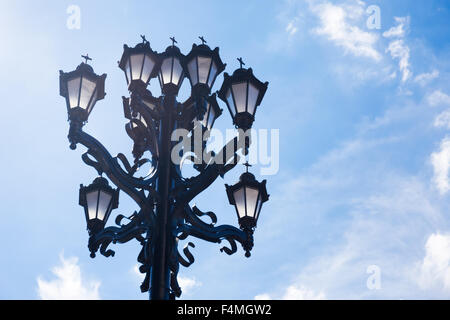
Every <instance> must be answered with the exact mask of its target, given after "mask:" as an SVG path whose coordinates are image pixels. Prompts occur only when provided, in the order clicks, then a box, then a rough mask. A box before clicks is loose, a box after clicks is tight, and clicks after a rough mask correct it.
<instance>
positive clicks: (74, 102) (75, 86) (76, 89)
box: [67, 77, 81, 108]
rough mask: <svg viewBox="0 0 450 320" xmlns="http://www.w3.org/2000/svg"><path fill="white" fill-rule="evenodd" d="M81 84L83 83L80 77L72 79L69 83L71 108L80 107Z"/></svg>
mask: <svg viewBox="0 0 450 320" xmlns="http://www.w3.org/2000/svg"><path fill="white" fill-rule="evenodd" d="M80 82H81V78H80V77H78V78H75V79H71V80H69V81H68V82H67V89H68V93H69V105H70V108H75V107H78V97H79V94H80Z"/></svg>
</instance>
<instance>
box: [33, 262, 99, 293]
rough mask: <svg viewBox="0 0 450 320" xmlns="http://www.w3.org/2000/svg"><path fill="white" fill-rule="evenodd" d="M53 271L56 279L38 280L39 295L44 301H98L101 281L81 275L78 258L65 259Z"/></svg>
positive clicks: (40, 278)
mask: <svg viewBox="0 0 450 320" xmlns="http://www.w3.org/2000/svg"><path fill="white" fill-rule="evenodd" d="M59 258H60V265H58V266H55V267H53V268H52V269H51V271H52V273H53V275H54V277H55V278H54V279H53V280H44V279H43V278H42V277H38V278H37V283H38V295H39V297H40V298H41V299H43V300H98V299H100V295H99V292H98V290H99V287H100V281H97V280H86V279H84V278H83V276H82V274H81V268H80V266H79V265H78V258H76V257H71V258H67V259H66V258H64V255H63V254H61V255H60V257H59Z"/></svg>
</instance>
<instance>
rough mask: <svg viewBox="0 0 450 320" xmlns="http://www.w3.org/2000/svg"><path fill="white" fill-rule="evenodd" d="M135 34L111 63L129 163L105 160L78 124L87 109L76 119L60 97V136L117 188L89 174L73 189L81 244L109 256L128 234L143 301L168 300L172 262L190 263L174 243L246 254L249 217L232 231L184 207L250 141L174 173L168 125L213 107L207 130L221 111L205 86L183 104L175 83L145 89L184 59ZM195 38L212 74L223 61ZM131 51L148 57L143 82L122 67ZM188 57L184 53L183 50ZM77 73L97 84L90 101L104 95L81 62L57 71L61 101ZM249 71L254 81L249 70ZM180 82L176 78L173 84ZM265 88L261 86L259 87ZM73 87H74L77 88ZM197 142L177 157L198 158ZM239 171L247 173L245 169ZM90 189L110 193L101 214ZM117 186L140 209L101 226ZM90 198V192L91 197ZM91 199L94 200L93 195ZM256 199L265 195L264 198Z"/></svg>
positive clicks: (173, 288) (241, 139)
mask: <svg viewBox="0 0 450 320" xmlns="http://www.w3.org/2000/svg"><path fill="white" fill-rule="evenodd" d="M141 37H142V40H143V41H142V43H141V44H138V45H137V46H136V47H135V48H129V47H128V46H126V45H125V46H124V54H123V56H122V60H121V62H120V63H119V66H120V68H121V69H123V70H124V71H125V72H126V74H127V73H128V75H127V82H128V83H129V84H130V85H129V87H128V89H129V91H130V97H129V98H126V97H123V107H124V114H125V117H126V118H127V119H128V120H129V121H130V123H129V124H127V126H126V130H127V133H128V134H129V136H130V137H131V138H132V139H133V142H134V146H133V156H134V163H133V164H131V163H130V162H129V161H128V160H127V158H126V157H125V155H123V154H118V155H117V156H116V157H113V156H112V155H111V154H110V153H109V151H108V150H107V149H106V148H105V147H104V146H103V145H102V144H101V143H100V142H99V141H98V140H96V139H95V138H94V137H93V136H91V135H90V134H88V133H86V132H85V131H83V126H84V123H85V122H86V121H87V118H88V116H89V113H90V110H89V112H86V113H84V114H83V116H82V117H76V116H71V109H70V105H69V102H67V103H68V111H69V121H70V130H69V135H68V138H69V141H70V143H71V148H72V149H75V148H76V146H77V145H78V144H81V145H83V146H85V147H86V148H87V151H86V152H85V153H84V154H83V155H82V160H83V161H84V162H85V163H86V164H87V165H88V166H91V167H93V168H94V169H95V170H96V171H97V173H98V174H99V175H105V176H106V177H107V178H108V179H109V180H110V181H111V182H112V183H113V184H114V185H116V186H117V189H112V188H111V187H109V186H108V183H107V180H106V179H105V178H103V177H101V178H97V179H96V180H95V181H94V183H93V184H92V185H90V186H88V187H83V186H81V189H80V205H82V206H83V207H84V208H85V212H86V219H87V222H88V227H89V243H88V248H89V251H90V253H91V257H95V254H96V252H97V251H100V253H101V254H102V255H104V256H106V257H109V256H114V251H113V250H111V249H109V246H110V244H111V243H113V244H115V243H125V242H128V241H130V240H133V239H136V240H137V241H138V242H139V243H140V244H141V245H142V249H141V252H140V253H139V255H138V258H137V260H138V262H139V263H140V264H141V265H140V267H139V270H140V272H142V273H144V274H145V279H144V281H143V283H142V285H141V291H142V292H147V291H149V292H150V298H151V299H175V297H180V295H181V288H180V286H179V284H178V282H177V274H178V272H179V266H180V264H181V265H182V266H184V267H188V266H190V265H191V264H192V263H193V262H194V256H193V255H192V253H191V251H190V248H194V247H195V245H194V244H193V243H192V242H188V244H187V245H186V247H185V248H184V249H183V250H182V252H183V254H184V256H183V255H182V254H181V253H180V251H179V249H178V242H179V241H180V240H185V239H187V238H188V237H194V238H199V239H202V240H205V241H209V242H212V243H221V242H222V241H225V242H227V243H228V246H226V245H225V246H223V247H222V248H221V249H220V251H221V252H225V253H226V254H228V255H231V254H234V253H235V252H236V251H237V244H236V243H237V242H238V243H240V244H241V245H242V247H243V249H244V251H245V252H246V256H247V257H248V256H250V251H251V249H252V247H253V231H254V228H255V227H256V222H255V223H254V224H253V225H248V224H247V225H242V223H241V222H242V221H240V228H236V227H234V226H231V225H221V226H216V223H217V216H216V215H215V214H214V213H213V212H202V211H201V210H200V209H199V208H197V207H196V206H194V207H191V206H190V205H189V203H190V202H191V201H192V200H193V199H194V198H195V197H196V196H197V195H198V194H200V193H201V192H203V191H204V190H205V189H207V188H208V187H209V186H210V185H211V184H212V183H213V182H214V181H215V180H216V179H217V178H218V177H219V176H221V177H222V178H223V176H224V175H225V174H226V173H227V172H228V171H229V170H231V169H232V168H234V167H235V166H236V164H237V163H238V162H239V160H240V158H241V156H240V154H242V155H244V156H245V155H247V154H248V149H249V145H250V140H249V139H248V134H247V135H246V134H245V133H241V132H240V133H239V135H237V136H236V137H235V138H234V139H232V140H231V141H229V142H228V143H227V144H226V145H225V146H224V147H223V149H222V150H221V151H220V152H217V153H212V155H213V158H212V159H211V161H208V162H205V161H203V162H202V164H201V165H196V166H195V168H196V169H197V170H198V172H199V174H198V175H197V176H194V177H191V178H185V177H183V176H182V175H181V167H180V166H181V165H178V164H177V163H175V162H174V161H173V160H172V159H171V153H172V150H173V147H174V146H175V144H176V143H177V141H172V139H171V134H172V132H173V130H174V129H176V128H187V129H188V130H194V126H192V125H191V123H192V122H193V121H194V120H196V119H197V120H201V117H200V119H199V114H201V113H202V112H203V113H205V112H206V113H207V114H206V116H207V117H208V118H209V116H208V115H209V114H210V113H211V112H214V118H213V119H212V118H211V119H212V122H209V123H208V122H205V123H208V128H207V129H211V126H212V124H213V123H214V120H215V118H217V117H218V116H220V114H221V112H222V111H221V109H220V108H219V107H218V105H217V102H216V100H215V95H210V88H209V87H205V88H206V89H205V88H204V90H201V91H195V97H190V98H189V99H188V101H187V102H189V101H191V102H190V103H187V102H185V103H183V104H180V103H178V102H177V100H176V96H177V93H178V88H179V87H178V86H177V85H176V84H172V83H168V82H164V81H163V80H164V79H163V78H162V76H161V75H160V81H161V87H162V92H163V95H162V96H161V97H159V98H155V97H153V96H152V94H151V92H150V91H148V90H147V89H146V88H145V87H146V86H147V85H148V82H149V81H150V78H154V77H155V76H156V75H157V73H158V72H160V73H161V71H160V68H162V67H163V66H164V63H162V62H163V61H164V60H165V59H171V60H170V61H171V64H172V65H171V67H172V70H171V71H170V72H171V73H174V72H178V71H179V70H175V71H174V61H175V59H179V60H181V61H179V63H180V65H181V66H182V68H183V69H186V61H185V60H184V59H185V56H184V55H182V54H181V52H180V51H179V49H178V48H177V47H176V46H175V43H176V40H175V38H173V37H172V38H171V40H172V46H171V47H169V48H168V49H167V50H166V52H164V53H161V54H157V53H156V52H154V51H152V50H151V49H150V46H149V42H148V41H147V40H146V39H145V36H141ZM200 39H201V40H202V42H203V44H202V45H201V46H203V47H202V48H200V49H201V50H206V51H205V52H212V53H211V54H212V55H213V57H214V59H216V61H217V66H218V67H220V69H219V71H218V73H220V72H222V71H223V69H224V68H225V65H222V63H221V60H220V58H219V57H218V49H215V50H214V51H211V50H210V49H209V48H207V47H206V45H205V44H204V43H206V41H205V40H204V39H203V38H202V37H200ZM193 50H199V48H198V47H196V46H193ZM208 50H209V51H208ZM133 55H135V56H138V55H141V56H144V55H147V56H148V59H150V58H151V59H153V60H152V62H153V63H154V65H152V66H153V67H154V70H147V71H146V72H147V74H150V75H149V76H148V78H149V79H147V78H145V79H143V80H142V79H141V78H139V76H142V74H143V73H144V71H143V69H144V68H145V67H144V66H141V68H142V69H141V71H140V75H138V77H137V79H138V80H134V79H135V78H134V77H133V75H131V73H132V70H131V71H130V70H129V66H130V65H131V66H132V64H133V63H135V61H134V62H133V61H131V59H132V56H133ZM216 55H217V57H216ZM188 56H192V55H190V54H189V55H188ZM86 57H87V56H86ZM133 59H135V58H133ZM86 61H87V58H86ZM162 65H163V66H162ZM131 68H132V67H131ZM250 70H251V69H250ZM79 74H80V76H83V75H84V74H87V75H88V76H89V77H90V78H91V79H94V80H96V81H97V82H96V83H97V85H98V86H99V87H100V89H99V91H98V92H99V94H98V95H97V96H96V97H95V99H96V100H95V101H93V103H92V106H93V104H95V102H96V101H97V100H100V99H102V98H103V97H104V91H103V90H104V88H103V86H104V79H105V77H106V75H103V76H101V77H99V76H97V75H95V73H94V72H93V70H92V68H91V67H90V66H87V64H86V63H82V64H81V65H80V66H79V67H78V68H77V71H74V72H72V73H68V74H67V73H64V72H62V71H61V76H60V86H61V90H60V92H61V95H62V96H64V97H65V98H66V100H67V101H70V99H72V96H71V94H72V93H71V91H70V90H68V89H67V88H68V84H67V81H69V80H70V79H72V78H73V77H74V76H78V75H79ZM186 74H188V72H186V70H182V71H181V77H185V75H186ZM251 76H252V77H253V78H254V76H253V74H251ZM171 77H172V75H171ZM253 78H252V79H253ZM254 79H256V78H254ZM132 80H133V81H135V83H136V85H131V84H132V83H133V81H132ZM181 81H182V78H181V79H180V80H179V82H181ZM266 87H267V83H266V84H265V88H266ZM79 90H80V91H82V90H84V88H80V89H79ZM264 91H265V90H264ZM78 94H83V93H78ZM193 94H194V92H193ZM211 99H212V100H211ZM261 99H262V97H260V99H259V101H258V104H259V103H260V102H261V101H260V100H261ZM205 101H209V103H210V104H211V105H210V106H209V107H208V108H206V107H205V108H204V109H205V110H203V109H202V108H200V106H199V105H200V102H205ZM91 109H92V108H91ZM206 109H208V110H206ZM211 110H213V111H211ZM211 117H212V116H211ZM204 131H205V130H203V131H202V132H204ZM192 136H194V135H192ZM200 139H201V141H200V146H201V147H200V148H199V150H196V149H195V148H194V150H188V149H185V148H183V149H182V150H181V151H180V156H187V155H189V154H190V153H193V155H191V157H192V158H193V159H195V158H201V157H202V155H203V151H204V148H205V143H203V141H202V140H203V138H202V137H200ZM196 142H198V141H193V144H194V143H196ZM229 150H232V152H231V153H230V152H229ZM193 151H194V152H193ZM146 152H149V153H150V154H151V157H147V158H146V157H144V154H146ZM145 164H151V166H152V169H151V170H150V172H148V173H147V174H146V175H144V176H138V175H137V173H138V172H139V169H141V168H142V167H143V166H144V165H145ZM247 171H248V168H247ZM245 174H246V175H250V174H249V173H245ZM252 177H253V179H250V180H251V181H250V182H249V183H250V184H251V185H257V186H259V184H258V182H257V181H256V180H255V179H254V176H253V175H252ZM241 180H242V178H241ZM244 180H245V179H244ZM247 180H248V179H247ZM247 180H246V181H247ZM239 183H240V184H242V183H244V184H245V183H246V182H245V181H244V182H242V181H241V182H239ZM239 183H238V184H239ZM262 184H263V185H264V190H262V189H261V190H262V191H261V192H262V193H261V194H262V195H263V196H264V197H266V196H267V192H265V181H264V182H263V183H262ZM239 186H240V185H239ZM227 188H229V187H227ZM97 190H103V191H104V192H105V194H108V195H112V198H111V201H110V202H109V203H108V204H107V206H106V205H105V206H106V207H107V209H105V210H103V211H104V212H106V214H105V215H103V214H102V215H101V219H100V218H98V213H95V214H91V215H89V214H90V212H89V208H88V205H89V204H88V202H89V201H87V198H86V197H87V194H88V193H89V192H98V194H96V195H98V198H97V199H96V200H97V202H95V205H96V206H97V207H96V208H97V211H98V208H99V204H98V203H99V201H100V198H99V197H100V191H97ZM119 191H122V192H124V193H125V194H127V195H128V196H130V197H131V198H132V199H133V200H134V201H135V202H136V204H137V205H138V206H139V208H140V209H139V211H137V212H134V213H132V214H131V215H130V216H128V217H126V216H124V215H118V216H117V218H116V219H115V223H116V225H117V226H109V227H105V225H106V223H107V219H108V217H109V215H110V212H111V210H112V209H114V208H116V207H117V205H118V194H119ZM91 197H93V196H92V195H91ZM229 198H230V196H229ZM93 199H94V200H95V198H93ZM108 199H109V198H108ZM264 199H265V200H267V199H266V198H264ZM233 201H234V200H233ZM230 202H231V200H230ZM259 210H260V208H259ZM97 211H96V212H97ZM258 213H259V212H258ZM93 216H95V219H93V218H92V217H93ZM204 217H207V218H208V219H209V220H210V222H209V223H208V222H205V221H204V220H203V218H204ZM97 220H98V221H97Z"/></svg>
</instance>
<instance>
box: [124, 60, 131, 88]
mask: <svg viewBox="0 0 450 320" xmlns="http://www.w3.org/2000/svg"><path fill="white" fill-rule="evenodd" d="M125 76H126V77H127V83H128V84H130V81H131V69H130V59H128V60H127V63H126V64H125Z"/></svg>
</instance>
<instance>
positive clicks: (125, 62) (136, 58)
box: [119, 36, 161, 90]
mask: <svg viewBox="0 0 450 320" xmlns="http://www.w3.org/2000/svg"><path fill="white" fill-rule="evenodd" d="M142 40H143V41H142V43H139V44H137V45H136V46H135V47H134V48H130V47H128V46H127V45H124V46H123V54H122V58H121V59H120V62H119V68H120V69H122V70H123V71H124V72H125V78H126V80H127V84H128V88H129V89H130V90H133V89H141V90H144V89H145V88H146V87H147V85H148V83H149V81H150V79H151V78H154V77H156V76H157V75H158V71H159V67H160V64H161V62H160V59H159V56H158V54H157V53H156V52H154V51H153V50H152V49H151V48H150V43H149V42H148V41H147V40H146V39H145V37H144V36H142Z"/></svg>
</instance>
